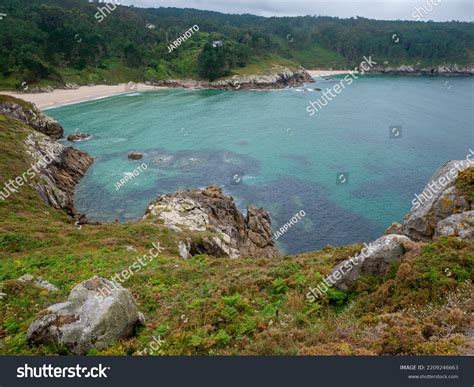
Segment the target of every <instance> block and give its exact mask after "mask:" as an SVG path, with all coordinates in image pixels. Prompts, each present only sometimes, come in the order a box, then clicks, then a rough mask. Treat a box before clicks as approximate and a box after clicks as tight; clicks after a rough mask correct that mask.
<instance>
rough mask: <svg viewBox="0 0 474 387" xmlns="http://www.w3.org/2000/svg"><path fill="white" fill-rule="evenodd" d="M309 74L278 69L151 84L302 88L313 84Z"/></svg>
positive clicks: (182, 86)
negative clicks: (201, 79) (256, 73)
mask: <svg viewBox="0 0 474 387" xmlns="http://www.w3.org/2000/svg"><path fill="white" fill-rule="evenodd" d="M311 81H312V78H311V75H309V73H308V72H307V71H306V70H304V69H303V68H301V69H296V70H291V69H288V68H278V69H275V70H274V71H272V72H268V73H266V74H261V75H234V76H232V77H230V78H225V79H220V80H217V81H212V82H206V81H196V80H192V79H181V80H180V79H178V80H163V81H156V82H149V84H151V85H153V86H160V87H177V88H178V87H179V88H186V89H219V90H251V89H259V90H265V89H282V88H285V87H291V86H301V85H303V84H304V83H306V82H311Z"/></svg>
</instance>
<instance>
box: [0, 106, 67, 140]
mask: <svg viewBox="0 0 474 387" xmlns="http://www.w3.org/2000/svg"><path fill="white" fill-rule="evenodd" d="M2 114H4V115H6V116H8V117H11V118H15V119H17V120H20V121H22V122H24V123H25V124H28V125H30V126H31V127H33V128H34V129H36V130H37V131H38V132H41V133H43V134H45V135H47V136H49V137H51V138H52V139H53V140H57V139H59V138H61V137H62V136H63V134H64V130H63V128H62V126H61V125H59V123H58V122H57V121H56V120H53V119H52V118H50V117H47V116H45V115H44V114H43V113H42V112H41V111H39V110H38V108H37V107H36V106H35V105H33V104H30V103H28V102H25V101H23V100H21V99H18V98H15V97H8V100H2V99H0V115H2Z"/></svg>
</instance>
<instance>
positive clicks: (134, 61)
mask: <svg viewBox="0 0 474 387" xmlns="http://www.w3.org/2000/svg"><path fill="white" fill-rule="evenodd" d="M109 3H111V2H109ZM106 4H108V3H100V2H98V1H97V0H96V1H93V2H88V1H86V0H69V1H68V2H67V5H66V4H64V2H63V1H61V0H47V1H44V0H41V1H40V0H5V5H4V7H3V9H4V11H5V13H6V14H7V17H5V18H4V19H2V21H1V22H0V23H1V28H0V69H1V70H0V89H10V90H13V89H18V90H24V88H25V87H26V86H28V87H30V90H31V88H34V87H41V86H45V85H48V86H52V87H61V86H64V85H65V84H67V83H76V84H79V85H88V84H119V83H124V82H125V83H127V82H130V81H133V82H145V81H150V82H153V81H159V80H168V79H194V80H204V79H205V80H214V79H218V78H221V77H224V76H231V75H243V74H245V75H253V74H262V73H265V72H270V71H271V70H272V69H274V68H275V66H285V67H287V68H290V69H296V68H299V67H301V66H303V67H305V68H309V69H316V68H318V69H334V70H337V69H348V68H353V67H354V66H355V65H357V64H358V63H360V61H361V60H362V58H363V56H364V55H366V54H367V53H368V52H370V53H371V54H372V55H373V56H374V57H375V58H377V59H378V60H380V63H383V64H384V65H385V64H386V65H387V66H390V67H396V66H400V65H406V66H419V67H426V66H438V65H447V64H450V65H453V64H457V65H459V66H466V65H472V64H473V63H474V25H473V24H472V23H466V22H443V23H435V22H429V21H428V22H416V21H381V20H369V19H365V18H360V17H356V18H350V19H340V18H335V17H314V16H304V17H284V18H283V17H271V18H265V17H259V16H254V15H227V14H222V13H218V12H211V11H200V10H195V9H179V8H156V9H152V8H148V9H143V8H135V7H133V6H124V5H122V4H120V1H119V0H114V1H113V4H112V5H111V6H110V8H107V9H105V8H104V7H105V6H106ZM98 9H99V10H100V9H102V10H103V12H102V13H100V14H98ZM112 10H113V12H112ZM109 11H110V12H109ZM190 26H199V30H198V31H195V30H193V32H195V33H194V34H191V36H190V37H187V38H186V39H182V38H181V42H180V46H179V50H176V49H173V50H171V51H170V49H169V47H170V45H171V44H174V42H176V41H178V39H179V38H180V37H182V34H183V32H185V31H188V30H189V28H190ZM188 35H189V34H188ZM25 85H26V86H25Z"/></svg>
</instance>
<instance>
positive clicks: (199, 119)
mask: <svg viewBox="0 0 474 387" xmlns="http://www.w3.org/2000/svg"><path fill="white" fill-rule="evenodd" d="M335 81H337V78H336V79H334V80H329V81H325V80H324V79H320V78H318V79H317V83H316V84H309V85H307V87H308V88H314V87H319V88H322V89H323V90H324V89H325V88H327V87H329V88H330V87H332V86H333V85H334V84H335ZM473 86H474V79H472V78H467V77H449V78H448V77H401V76H367V77H363V78H360V79H358V80H357V81H354V83H352V85H350V86H348V87H347V88H346V89H345V90H343V91H342V92H341V94H339V95H337V97H336V98H334V100H333V101H332V102H330V103H329V104H328V105H327V106H326V107H325V108H324V109H323V110H322V111H320V112H318V113H317V114H316V116H314V117H310V116H309V114H308V113H307V112H306V107H307V105H308V101H309V100H316V99H317V98H318V97H319V96H321V94H320V93H317V92H311V91H304V88H296V89H287V90H278V91H238V92H232V91H214V90H200V91H194V90H157V91H149V92H143V93H132V94H128V95H120V96H116V97H111V98H106V99H102V100H97V101H90V102H85V103H81V104H76V105H70V106H64V107H60V108H55V109H50V110H48V111H47V114H48V115H50V116H52V117H54V118H56V119H58V120H59V121H60V122H61V124H62V125H63V126H64V128H65V132H66V135H67V134H69V133H73V132H75V131H78V132H83V133H90V134H92V135H93V138H92V139H91V140H89V141H86V142H82V143H76V144H75V146H76V147H77V148H80V149H83V150H85V151H87V152H88V153H90V154H91V155H92V156H94V157H95V158H96V161H95V163H94V165H93V167H92V168H91V169H90V170H89V172H88V174H87V176H86V177H85V178H84V179H83V180H82V182H81V184H80V185H79V186H78V188H77V192H76V207H77V209H78V211H79V212H81V213H85V214H87V215H88V217H89V219H91V220H95V221H101V222H110V221H114V220H115V219H119V220H120V221H129V220H135V219H139V218H141V217H142V216H143V214H144V211H145V209H146V207H147V205H148V203H149V202H150V201H151V200H153V199H154V198H156V197H157V196H158V195H161V194H164V193H167V192H172V191H176V190H182V189H191V188H196V187H205V186H207V185H208V184H219V185H222V186H224V190H225V192H226V193H227V194H229V195H232V196H233V197H234V198H235V200H236V202H237V205H238V207H239V208H241V209H242V210H245V207H246V206H247V205H248V204H253V205H256V206H261V207H265V208H266V209H267V210H268V211H269V212H270V213H271V216H272V219H273V228H274V230H276V229H278V228H280V227H281V226H282V225H283V224H285V223H286V222H288V221H289V219H290V218H291V217H292V216H294V215H295V214H296V213H297V212H299V211H301V210H304V211H305V212H306V216H305V217H304V218H303V220H301V221H300V222H299V223H298V224H296V225H295V226H293V227H292V228H291V229H289V230H288V231H287V233H286V234H285V235H284V236H282V237H280V238H279V240H278V243H279V245H280V247H281V249H282V250H284V251H286V252H288V253H297V252H303V251H310V250H316V249H319V248H321V247H324V246H326V245H329V244H330V245H343V244H347V243H352V242H357V241H371V240H373V239H375V238H377V237H379V236H380V235H381V234H383V232H384V231H385V229H386V228H387V227H388V226H390V224H391V223H392V222H393V221H401V220H402V218H403V215H404V214H405V213H406V212H407V211H408V210H409V209H410V206H411V201H412V200H413V197H414V194H415V193H419V192H421V191H422V189H423V187H424V185H425V184H426V182H427V181H428V179H429V178H430V176H431V175H432V174H433V173H434V172H435V170H436V169H437V168H438V167H439V166H440V165H441V164H443V163H444V162H445V161H447V160H451V159H462V158H465V157H466V155H467V154H468V152H469V151H468V150H469V148H473V149H474V130H473V123H474V116H473ZM390 126H401V136H398V137H397V138H395V139H393V138H390V137H389V131H390V130H389V128H390ZM131 151H139V152H142V153H144V158H143V159H142V160H140V161H130V160H128V159H127V155H128V153H129V152H131ZM142 163H146V164H147V166H148V169H146V170H145V171H144V172H142V173H141V174H140V175H139V176H138V177H135V178H134V179H132V180H130V181H129V182H128V184H127V185H126V186H125V187H123V188H121V189H119V190H116V188H115V184H116V182H118V181H119V180H120V179H122V178H123V177H124V175H125V174H126V173H128V172H131V171H133V170H134V169H135V168H136V167H138V166H139V165H140V164H142ZM340 175H344V177H341V178H338V177H339V176H340Z"/></svg>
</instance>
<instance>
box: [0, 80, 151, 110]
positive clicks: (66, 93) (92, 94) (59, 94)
mask: <svg viewBox="0 0 474 387" xmlns="http://www.w3.org/2000/svg"><path fill="white" fill-rule="evenodd" d="M132 86H133V87H130V86H129V85H128V84H120V85H113V86H109V85H97V86H81V87H79V88H78V89H67V90H63V89H55V90H54V91H53V92H51V93H16V92H11V91H0V94H6V95H11V96H13V97H17V98H21V99H24V100H25V101H28V102H32V103H34V104H35V105H36V106H38V108H39V109H47V108H51V107H56V106H61V105H68V104H72V103H78V102H84V101H90V100H94V99H99V98H106V97H110V96H113V95H118V94H124V93H136V92H141V91H146V90H154V89H158V87H156V86H150V85H145V84H143V83H138V84H134V85H132Z"/></svg>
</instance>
